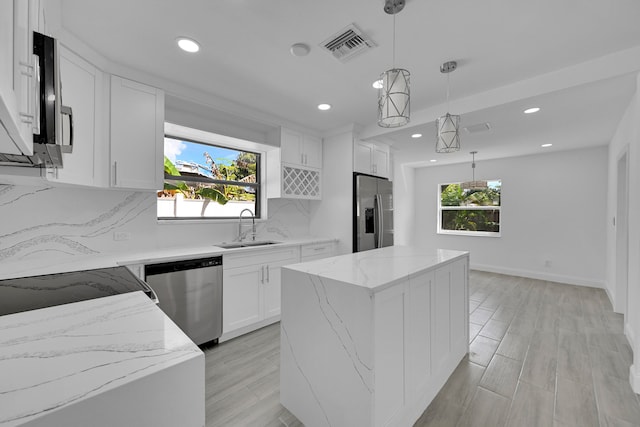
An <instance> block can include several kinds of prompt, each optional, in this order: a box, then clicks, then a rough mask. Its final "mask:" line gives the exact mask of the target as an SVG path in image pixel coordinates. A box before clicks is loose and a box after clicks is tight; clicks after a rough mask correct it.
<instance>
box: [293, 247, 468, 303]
mask: <svg viewBox="0 0 640 427" xmlns="http://www.w3.org/2000/svg"><path fill="white" fill-rule="evenodd" d="M468 254H469V252H464V251H454V250H448V249H425V248H418V247H412V246H389V247H386V248H380V249H372V250H369V251H364V252H357V253H353V254H347V255H340V256H335V257H331V258H325V259H320V260H317V261H311V262H306V263H300V264H293V265H288V266H286V267H284V268H288V269H291V270H296V271H300V272H304V273H307V274H310V275H314V276H318V277H321V278H327V279H332V280H337V281H340V282H343V283H345V284H349V285H355V286H360V287H363V288H368V289H370V290H371V291H372V292H377V291H381V290H383V289H386V288H387V287H389V286H393V285H394V284H395V283H398V282H401V281H404V280H406V279H407V277H411V276H413V275H416V274H419V273H422V272H425V271H428V270H430V269H433V268H437V267H438V266H440V265H442V264H444V263H447V262H451V261H455V260H457V259H459V258H461V257H464V256H467V255H468Z"/></svg>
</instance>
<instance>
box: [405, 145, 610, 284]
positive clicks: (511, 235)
mask: <svg viewBox="0 0 640 427" xmlns="http://www.w3.org/2000/svg"><path fill="white" fill-rule="evenodd" d="M476 159H477V160H476V164H477V167H476V179H480V180H484V179H501V180H502V211H501V234H502V236H501V237H478V236H473V237H470V236H454V235H439V234H437V233H436V220H437V198H438V184H440V183H446V182H456V181H461V180H469V179H471V165H470V162H469V163H468V164H456V165H447V166H436V167H423V168H418V169H416V172H415V186H414V187H415V188H414V192H413V199H414V201H415V213H414V215H415V218H416V222H415V227H414V230H413V232H412V234H413V236H414V238H413V243H415V244H417V245H422V246H431V247H439V248H448V249H461V250H468V251H470V252H471V266H472V267H473V268H476V269H480V270H487V271H494V272H499V273H505V274H513V275H518V276H525V277H533V278H540V279H545V280H552V281H558V282H564V283H572V284H579V285H588V286H595V287H604V280H605V242H606V232H605V221H606V219H605V218H606V206H605V200H606V191H607V149H606V147H599V148H591V149H585V150H574V151H565V152H554V153H549V154H540V155H532V156H523V157H513V158H508V159H497V160H487V161H483V160H482V157H481V155H480V156H477V157H476ZM402 209H411V206H406V205H401V206H398V205H396V210H397V211H401V210H402ZM399 215H401V213H399ZM402 226H404V223H400V224H398V225H397V226H396V228H399V227H402ZM547 260H548V261H550V262H551V266H549V267H545V261H547Z"/></svg>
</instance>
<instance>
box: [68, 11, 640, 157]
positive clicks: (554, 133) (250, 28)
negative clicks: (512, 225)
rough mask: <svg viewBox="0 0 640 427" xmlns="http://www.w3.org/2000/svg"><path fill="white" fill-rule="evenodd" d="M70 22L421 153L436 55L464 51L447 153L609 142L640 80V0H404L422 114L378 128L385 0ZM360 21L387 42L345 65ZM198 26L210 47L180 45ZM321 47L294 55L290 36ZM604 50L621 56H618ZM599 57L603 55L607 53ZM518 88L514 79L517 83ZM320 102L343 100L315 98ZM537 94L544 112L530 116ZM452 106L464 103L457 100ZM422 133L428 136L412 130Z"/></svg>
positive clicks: (103, 39) (231, 91)
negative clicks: (352, 27)
mask: <svg viewBox="0 0 640 427" xmlns="http://www.w3.org/2000/svg"><path fill="white" fill-rule="evenodd" d="M62 3H63V17H62V24H63V27H64V28H65V30H67V31H68V32H70V33H72V34H73V35H75V36H76V37H77V38H78V39H80V40H82V41H84V42H85V43H86V44H88V45H89V46H91V47H93V48H94V49H95V50H97V51H98V52H99V53H100V54H102V55H103V56H105V57H106V58H107V59H109V60H111V61H114V62H116V63H118V64H120V65H122V66H125V67H128V68H131V69H135V70H139V71H142V72H146V73H149V74H152V75H154V76H156V77H159V78H162V79H164V80H167V81H171V82H174V83H177V84H181V85H183V86H187V87H189V88H192V89H195V90H197V91H202V92H203V93H206V94H208V95H211V96H215V97H219V98H223V99H228V100H232V101H234V102H236V103H238V104H241V105H244V106H247V107H250V108H251V109H254V110H258V111H262V112H265V113H266V114H268V115H269V116H272V117H275V118H276V121H277V119H278V118H282V119H284V122H285V123H286V122H292V123H296V124H298V125H299V126H301V127H304V128H307V129H309V130H312V131H315V132H317V133H319V134H324V133H330V132H331V131H332V130H334V129H337V128H341V127H343V126H346V125H349V124H352V123H355V124H358V125H360V126H361V127H362V128H363V129H364V132H363V135H364V136H365V137H367V138H370V137H380V138H382V139H383V140H386V141H388V142H391V143H393V144H394V147H395V148H396V149H397V150H402V151H405V152H412V153H415V154H412V156H411V157H412V159H413V160H414V161H415V162H425V164H428V160H429V159H431V158H434V154H433V144H434V137H433V134H434V132H435V131H434V127H433V123H432V120H433V118H435V117H436V116H437V115H438V114H442V113H444V112H445V111H443V110H444V109H445V108H446V105H445V103H444V102H445V96H446V95H445V94H446V77H445V76H444V75H443V74H441V73H440V71H439V66H440V64H441V63H443V62H445V61H448V60H456V61H458V64H459V68H458V70H456V71H455V72H454V73H452V74H451V75H450V78H451V113H452V114H455V113H461V114H462V117H463V123H464V125H471V124H475V123H481V122H485V121H487V122H490V123H491V126H492V130H491V131H489V132H486V133H483V134H476V135H465V134H464V133H463V134H462V146H463V149H462V151H461V152H460V153H456V154H452V155H448V156H445V155H439V156H440V157H437V158H438V159H439V162H438V163H437V164H443V163H451V162H456V161H468V157H469V154H468V152H469V151H470V150H478V151H479V152H480V153H479V155H478V156H479V158H489V157H504V156H512V155H522V154H529V153H533V152H539V151H540V144H541V143H543V142H552V143H554V146H553V147H552V149H562V150H565V149H574V148H579V147H583V146H593V145H604V144H606V143H607V142H608V140H609V139H610V138H611V136H612V134H613V132H614V130H615V127H616V125H617V123H618V121H619V120H620V118H621V116H622V113H623V112H624V109H625V108H626V106H627V104H628V102H629V100H630V98H631V95H632V94H633V92H634V91H635V83H636V78H635V75H634V74H633V73H634V72H637V71H638V69H640V64H639V60H638V59H634V57H635V56H639V55H637V53H638V52H640V51H637V50H634V49H636V48H640V25H638V18H640V2H639V1H637V0H590V1H589V2H584V1H582V0H561V1H558V0H536V1H528V2H524V1H514V0H487V1H482V2H481V1H478V0H458V1H450V0H448V1H444V0H429V1H427V0H407V4H406V7H405V9H404V10H403V11H402V12H400V13H399V14H398V15H396V54H395V57H396V64H395V65H396V66H397V67H402V68H406V69H408V70H409V71H410V72H411V109H412V120H411V123H410V124H409V125H408V126H405V127H403V128H397V129H394V130H388V129H382V128H378V127H377V126H376V125H375V121H376V115H377V91H376V90H374V89H373V88H372V87H371V84H372V82H373V81H374V80H376V79H377V76H378V75H379V74H380V73H381V72H383V71H384V70H386V69H388V68H390V67H391V66H392V57H393V52H392V44H393V43H392V40H393V31H392V28H393V17H392V16H391V15H387V14H386V13H384V11H383V1H382V0H376V1H371V0H343V1H337V0H321V1H318V0H270V1H265V0H216V1H211V0H181V1H175V0H136V1H130V0H109V1H104V0H62ZM351 23H355V24H356V25H357V26H358V27H359V28H361V29H362V30H363V31H364V32H365V33H366V34H368V35H369V36H370V37H371V38H372V40H373V41H374V42H375V43H376V44H377V47H376V48H374V49H371V50H369V51H367V52H365V53H363V54H361V55H359V56H357V57H355V58H353V59H352V60H350V61H348V62H346V63H341V62H339V61H338V60H336V59H335V58H333V57H332V56H331V55H330V54H329V53H327V52H325V51H323V50H321V49H320V47H319V44H320V43H321V42H322V41H324V40H325V39H327V38H328V37H330V36H331V35H333V34H334V33H336V32H338V31H339V30H341V29H343V28H344V27H346V26H347V25H349V24H351ZM178 36H189V37H192V38H194V39H196V40H198V41H199V42H200V43H201V45H202V50H201V51H200V52H199V53H198V54H195V55H191V54H186V53H184V52H182V51H180V50H178V49H177V47H176V45H175V39H176V37H178ZM298 42H302V43H307V44H308V45H309V46H310V47H311V52H310V54H309V55H308V56H305V57H293V56H292V55H291V54H290V53H289V47H290V45H292V44H293V43H298ZM605 55H613V57H612V58H614V59H615V60H616V61H617V62H614V63H608V61H607V60H606V59H603V60H598V58H601V57H603V56H605ZM598 61H600V62H598ZM510 88H513V90H511V89H510ZM321 102H326V103H330V104H332V105H333V108H332V109H331V110H330V111H327V112H321V111H318V110H317V109H316V105H317V104H318V103H321ZM531 105H537V106H540V107H541V108H542V111H541V112H540V113H537V114H534V115H530V116H524V115H523V114H522V110H523V109H524V108H526V107H528V106H531ZM456 108H458V110H457V111H456ZM414 132H422V133H423V134H424V137H423V138H421V139H419V140H412V139H410V138H409V137H408V136H409V135H410V134H411V133H414Z"/></svg>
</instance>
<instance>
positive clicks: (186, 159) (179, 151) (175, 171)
mask: <svg viewBox="0 0 640 427" xmlns="http://www.w3.org/2000/svg"><path fill="white" fill-rule="evenodd" d="M175 129H178V130H180V129H187V130H189V129H188V128H181V127H179V126H176V125H169V124H167V126H165V133H166V135H165V138H164V176H165V179H164V189H163V190H162V191H159V192H158V218H159V219H201V218H209V219H211V218H218V219H223V218H237V217H238V215H240V212H241V211H242V210H243V209H250V210H251V212H253V213H254V214H255V216H256V218H260V215H261V190H262V187H261V174H260V172H261V171H260V169H261V167H260V165H261V158H262V155H261V152H259V151H258V150H255V151H250V150H248V149H243V148H242V147H240V146H241V145H242V144H241V143H239V142H242V141H241V140H235V138H229V137H224V136H221V135H215V134H210V133H208V132H200V131H196V130H195V129H191V131H193V132H186V133H187V134H189V135H188V136H189V138H187V137H184V136H182V135H180V136H176V134H180V133H181V132H175V133H169V131H170V130H175ZM198 134H201V135H200V136H201V137H202V138H201V140H197V139H194V138H193V136H194V135H195V136H198ZM225 142H226V144H225ZM230 142H231V145H230V144H229V143H230ZM234 142H236V143H235V144H233V143H234ZM244 142H246V143H247V146H250V145H251V144H252V143H249V142H248V141H244ZM254 145H255V144H254Z"/></svg>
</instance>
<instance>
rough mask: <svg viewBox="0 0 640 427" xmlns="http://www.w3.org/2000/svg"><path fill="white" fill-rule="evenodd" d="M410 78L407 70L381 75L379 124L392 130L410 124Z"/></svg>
mask: <svg viewBox="0 0 640 427" xmlns="http://www.w3.org/2000/svg"><path fill="white" fill-rule="evenodd" d="M409 77H410V74H409V72H408V71H407V70H403V69H399V68H393V69H391V70H388V71H385V72H384V73H382V74H381V75H380V80H382V87H381V88H380V89H379V95H378V124H379V125H380V126H382V127H386V128H392V127H398V126H404V125H406V124H407V123H409V113H410V104H409Z"/></svg>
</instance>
